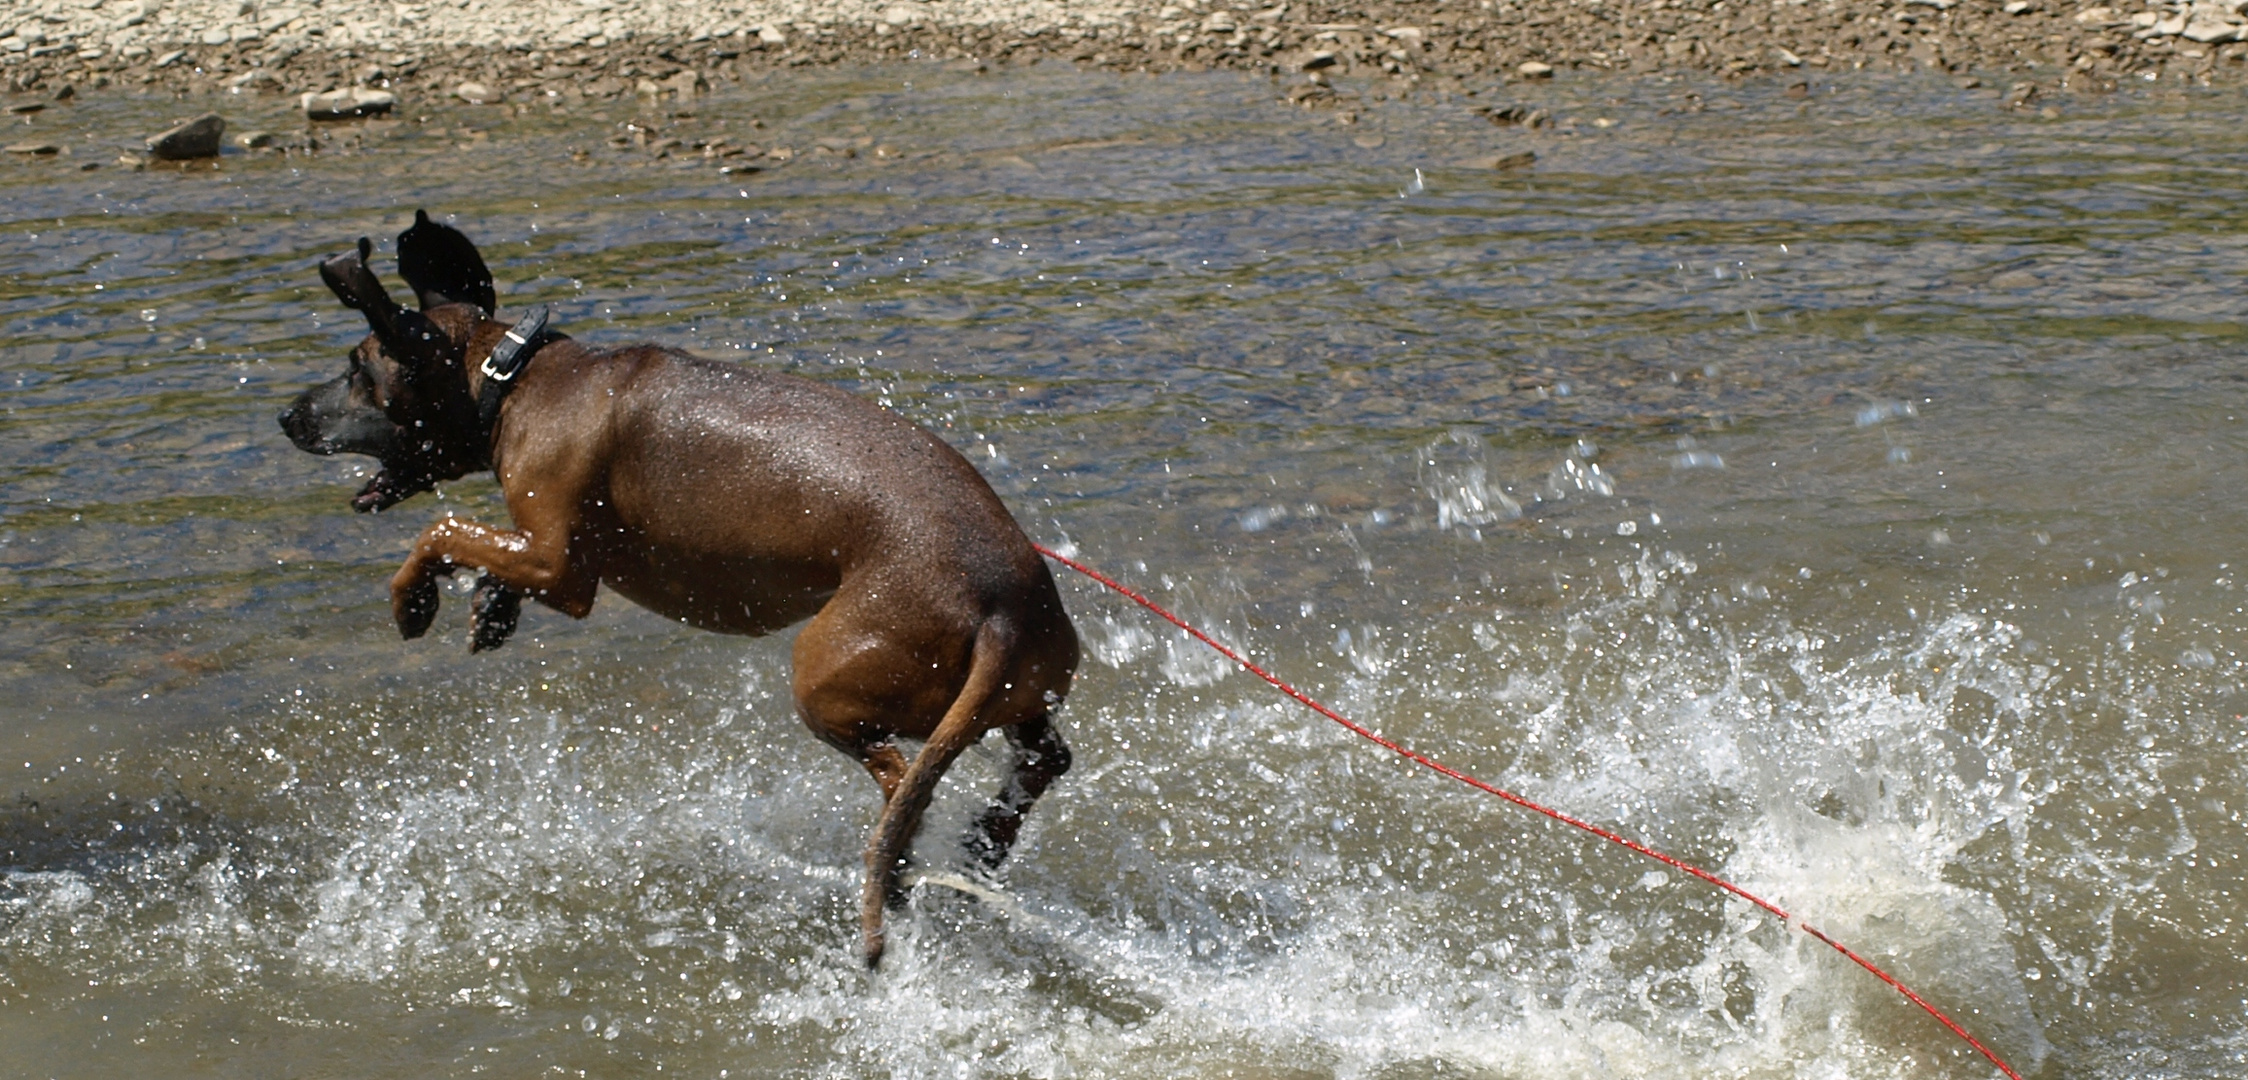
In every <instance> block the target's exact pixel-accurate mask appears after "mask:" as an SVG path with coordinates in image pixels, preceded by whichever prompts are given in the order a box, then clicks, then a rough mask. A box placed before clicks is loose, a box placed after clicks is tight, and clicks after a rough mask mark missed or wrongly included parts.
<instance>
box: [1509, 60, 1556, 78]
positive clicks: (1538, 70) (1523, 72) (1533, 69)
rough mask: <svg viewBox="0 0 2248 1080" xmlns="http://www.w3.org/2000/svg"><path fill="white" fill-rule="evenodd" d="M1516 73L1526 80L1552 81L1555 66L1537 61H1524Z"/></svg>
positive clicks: (1517, 67) (1518, 66) (1515, 70)
mask: <svg viewBox="0 0 2248 1080" xmlns="http://www.w3.org/2000/svg"><path fill="white" fill-rule="evenodd" d="M1514 73H1515V74H1517V75H1520V76H1522V77H1523V78H1525V79H1550V78H1552V77H1553V65H1552V64H1546V63H1540V62H1538V61H1536V60H1524V61H1523V62H1522V63H1521V64H1519V65H1517V66H1516V67H1515V69H1514Z"/></svg>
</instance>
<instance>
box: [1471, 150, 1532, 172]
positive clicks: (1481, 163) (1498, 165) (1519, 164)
mask: <svg viewBox="0 0 2248 1080" xmlns="http://www.w3.org/2000/svg"><path fill="white" fill-rule="evenodd" d="M1537 160H1538V154H1537V151H1534V150H1524V151H1521V152H1520V153H1514V154H1499V155H1497V156H1495V157H1484V158H1476V159H1475V160H1474V161H1470V162H1468V163H1467V166H1468V168H1471V169H1490V170H1492V171H1494V172H1506V171H1508V170H1511V169H1527V168H1529V167H1530V166H1532V165H1534V164H1536V163H1537Z"/></svg>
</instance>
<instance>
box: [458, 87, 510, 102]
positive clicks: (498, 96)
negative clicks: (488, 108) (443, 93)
mask: <svg viewBox="0 0 2248 1080" xmlns="http://www.w3.org/2000/svg"><path fill="white" fill-rule="evenodd" d="M453 96H454V97H457V98H459V99H461V100H462V101H465V102H468V103H469V104H471V105H490V104H492V103H493V102H496V101H505V100H507V95H505V94H503V93H501V92H500V91H499V90H498V89H497V88H495V87H491V86H486V85H485V84H483V83H480V82H464V83H462V84H460V85H459V86H456V87H454V88H453Z"/></svg>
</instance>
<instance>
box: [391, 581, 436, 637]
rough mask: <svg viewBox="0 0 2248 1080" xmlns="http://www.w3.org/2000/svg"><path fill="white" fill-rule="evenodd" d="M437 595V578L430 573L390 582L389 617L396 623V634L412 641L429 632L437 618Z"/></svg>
mask: <svg viewBox="0 0 2248 1080" xmlns="http://www.w3.org/2000/svg"><path fill="white" fill-rule="evenodd" d="M437 596H438V593H437V579H436V578H435V577H433V576H430V575H426V574H425V575H423V576H421V577H418V578H415V579H413V580H412V581H408V582H392V583H391V586H390V617H391V620H392V621H394V622H396V623H397V624H398V636H400V637H402V638H405V639H406V640H408V641H412V640H414V639H415V638H418V637H420V636H422V635H423V634H426V633H428V632H429V624H430V623H431V622H434V621H435V620H436V619H437Z"/></svg>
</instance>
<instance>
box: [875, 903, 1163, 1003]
mask: <svg viewBox="0 0 2248 1080" xmlns="http://www.w3.org/2000/svg"><path fill="white" fill-rule="evenodd" d="M904 883H905V884H906V885H907V887H908V889H909V890H910V891H909V893H908V895H909V897H910V904H911V908H912V910H913V913H914V922H915V923H916V924H917V925H918V926H920V927H921V928H922V931H923V932H925V933H927V934H929V935H930V936H931V937H941V938H942V939H944V940H946V941H963V942H964V941H973V942H974V947H975V948H976V949H977V950H978V951H979V952H982V953H984V955H985V958H986V960H987V962H989V963H990V964H991V965H992V966H994V967H997V968H1000V969H1002V970H1007V971H1019V972H1025V973H1027V975H1028V977H1029V982H1030V985H1029V987H1028V988H1029V989H1030V990H1031V992H1033V993H1035V994H1037V995H1039V996H1041V997H1044V998H1046V999H1048V1000H1051V1001H1054V1002H1057V1003H1060V1004H1063V1005H1065V1006H1076V1007H1079V1008H1082V1009H1084V1010H1085V1011H1086V1012H1089V1013H1092V1014H1095V1015H1098V1016H1100V1017H1102V1018H1104V1019H1106V1020H1108V1021H1109V1022H1111V1023H1113V1024H1115V1025H1117V1026H1118V1027H1126V1028H1128V1027H1133V1026H1135V1025H1138V1024H1141V1023H1143V1022H1145V1021H1146V1020H1148V1019H1149V1018H1150V1017H1152V1016H1154V1015H1155V1014H1156V1013H1158V1012H1161V1011H1162V1009H1163V1007H1164V1004H1165V1003H1164V1001H1163V999H1162V998H1160V997H1158V996H1156V995H1155V994H1154V993H1153V992H1151V991H1149V990H1148V989H1146V988H1145V987H1142V986H1139V985H1136V984H1135V983H1134V982H1133V980H1132V979H1130V978H1129V977H1127V976H1125V975H1123V974H1121V973H1119V972H1117V971H1115V970H1113V966H1112V965H1109V964H1106V963H1103V962H1102V960H1101V958H1100V957H1098V956H1095V955H1093V954H1091V953H1089V952H1088V951H1087V950H1086V949H1084V948H1083V947H1082V946H1079V945H1078V944H1077V943H1075V942H1074V941H1072V940H1071V939H1070V936H1069V934H1068V933H1067V932H1066V930H1065V929H1064V928H1063V927H1062V926H1060V925H1058V924H1056V923H1055V922H1054V921H1053V920H1051V919H1048V918H1046V917H1045V916H1042V915H1040V914H1038V913H1036V912H1033V911H1031V910H1029V909H1027V908H1025V907H1024V906H1023V905H1022V904H1021V902H1019V901H1017V900H1016V899H1015V898H1014V897H1012V896H1009V895H1008V894H1006V893H1005V892H1003V891H1001V890H1000V889H998V888H996V887H994V886H992V885H990V884H987V883H985V882H981V881H977V880H975V879H972V878H967V877H963V876H960V875H958V874H952V873H947V872H943V871H936V870H929V871H920V870H910V871H907V872H906V875H905V878H904Z"/></svg>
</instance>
